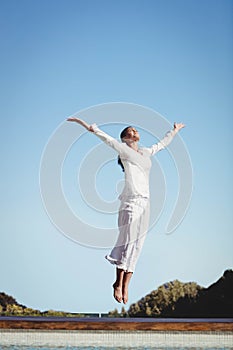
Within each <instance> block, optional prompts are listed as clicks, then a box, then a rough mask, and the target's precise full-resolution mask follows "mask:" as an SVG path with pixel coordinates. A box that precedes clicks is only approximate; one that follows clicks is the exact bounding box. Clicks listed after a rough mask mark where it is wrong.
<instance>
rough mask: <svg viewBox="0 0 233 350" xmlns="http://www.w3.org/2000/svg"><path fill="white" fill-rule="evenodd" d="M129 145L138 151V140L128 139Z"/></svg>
mask: <svg viewBox="0 0 233 350" xmlns="http://www.w3.org/2000/svg"><path fill="white" fill-rule="evenodd" d="M126 144H127V146H129V147H130V148H132V149H134V150H135V151H138V142H137V141H134V140H127V141H126Z"/></svg>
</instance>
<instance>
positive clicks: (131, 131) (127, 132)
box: [120, 126, 140, 142]
mask: <svg viewBox="0 0 233 350" xmlns="http://www.w3.org/2000/svg"><path fill="white" fill-rule="evenodd" d="M120 137H121V141H123V142H124V141H126V140H130V141H139V140H140V135H139V132H138V131H137V130H136V129H135V128H134V127H133V126H127V127H126V128H125V129H124V130H122V132H121V134H120Z"/></svg>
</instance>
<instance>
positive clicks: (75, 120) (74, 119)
mask: <svg viewBox="0 0 233 350" xmlns="http://www.w3.org/2000/svg"><path fill="white" fill-rule="evenodd" d="M66 120H67V121H68V122H75V123H78V124H80V125H82V126H83V127H84V128H85V129H87V130H88V131H90V132H94V129H93V127H92V125H89V124H87V123H86V122H85V121H84V120H82V119H79V118H74V117H71V118H67V119H66Z"/></svg>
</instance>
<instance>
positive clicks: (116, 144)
mask: <svg viewBox="0 0 233 350" xmlns="http://www.w3.org/2000/svg"><path fill="white" fill-rule="evenodd" d="M91 126H92V128H93V130H94V134H95V135H96V136H98V137H99V138H100V139H101V140H102V141H103V142H105V143H106V144H107V145H108V146H110V147H112V148H113V149H114V150H115V151H117V152H118V153H119V154H121V153H122V152H124V150H125V144H123V143H121V142H120V141H118V140H116V139H114V137H112V136H110V135H108V134H106V133H105V132H104V131H102V130H100V129H99V128H98V126H97V125H96V124H92V125H91Z"/></svg>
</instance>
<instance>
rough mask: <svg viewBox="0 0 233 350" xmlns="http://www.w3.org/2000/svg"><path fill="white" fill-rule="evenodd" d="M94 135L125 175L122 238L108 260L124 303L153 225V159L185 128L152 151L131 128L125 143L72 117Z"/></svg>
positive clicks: (178, 125)
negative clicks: (141, 144)
mask: <svg viewBox="0 0 233 350" xmlns="http://www.w3.org/2000/svg"><path fill="white" fill-rule="evenodd" d="M67 121H70V122H76V123H78V124H80V125H82V126H83V127H84V128H86V129H87V130H88V131H90V132H92V133H94V134H95V135H96V136H98V137H99V138H100V139H101V140H102V141H104V142H105V143H106V144H107V145H109V146H110V147H112V148H113V149H115V150H116V151H117V152H118V154H119V163H120V164H121V166H122V168H123V170H124V173H125V186H124V189H123V191H122V193H121V195H120V196H119V199H120V201H121V204H120V209H119V215H118V227H119V236H118V239H117V242H116V244H115V246H114V248H113V249H112V251H111V253H110V254H109V255H107V256H106V259H107V260H108V261H109V262H110V263H112V264H114V265H116V281H115V283H114V284H113V289H114V294H113V295H114V298H115V299H116V300H117V301H118V302H119V303H121V302H122V301H123V303H124V304H126V303H127V301H128V285H129V282H130V279H131V277H132V274H133V272H134V270H135V265H136V263H137V260H138V257H139V255H140V252H141V249H142V246H143V243H144V239H145V235H146V232H147V229H148V225H149V205H150V203H149V173H150V168H151V160H150V157H151V156H152V155H154V154H155V153H157V152H159V151H160V150H162V149H164V148H165V147H166V146H167V145H169V143H170V142H171V141H172V139H173V138H174V136H175V135H176V134H177V132H178V131H179V130H180V129H182V128H183V127H184V126H185V125H184V124H183V123H174V128H173V129H172V130H171V131H170V132H168V133H167V134H166V136H165V137H164V138H163V139H162V140H161V141H160V142H158V143H157V144H154V145H153V146H151V147H150V148H139V147H138V141H139V140H140V136H139V133H138V131H137V130H136V129H135V128H134V127H132V126H128V127H127V128H125V129H124V130H123V131H122V132H121V141H122V143H121V142H119V141H117V140H116V139H114V138H113V137H111V136H109V135H108V134H106V133H105V132H103V131H102V130H100V129H99V128H98V127H97V125H96V124H93V125H89V124H87V123H86V122H85V121H83V120H81V119H79V118H68V119H67Z"/></svg>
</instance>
